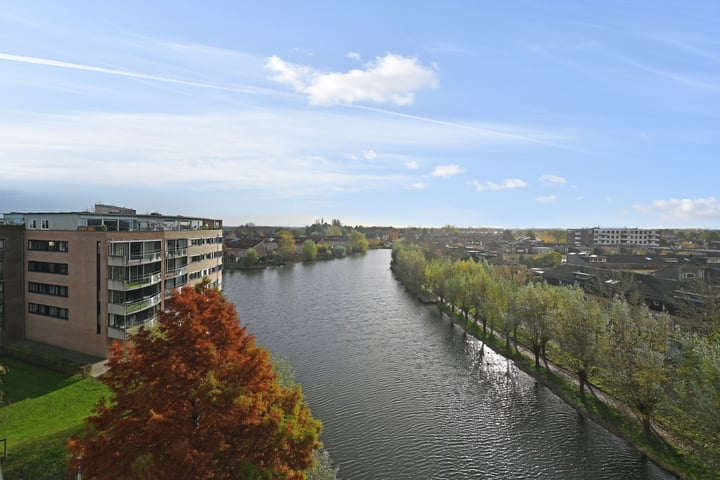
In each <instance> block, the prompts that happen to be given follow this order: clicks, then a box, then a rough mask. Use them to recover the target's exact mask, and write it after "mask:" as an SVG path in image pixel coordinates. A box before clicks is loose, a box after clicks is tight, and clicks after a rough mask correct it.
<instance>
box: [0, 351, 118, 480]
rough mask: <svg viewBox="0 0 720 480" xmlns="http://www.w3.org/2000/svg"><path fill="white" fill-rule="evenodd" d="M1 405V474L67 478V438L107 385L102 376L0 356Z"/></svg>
mask: <svg viewBox="0 0 720 480" xmlns="http://www.w3.org/2000/svg"><path fill="white" fill-rule="evenodd" d="M0 363H1V364H2V365H4V366H6V367H7V368H8V370H9V372H8V373H7V374H6V375H4V376H3V378H2V381H3V384H2V386H1V388H2V390H3V391H4V392H5V406H4V407H2V408H1V409H0V438H7V460H6V461H5V463H4V464H3V474H4V476H5V478H13V479H56V478H68V473H67V457H66V453H65V442H66V441H67V439H68V438H69V437H70V436H71V435H73V434H74V433H76V432H79V431H81V430H82V424H83V420H84V419H85V418H86V417H87V416H88V415H89V414H90V413H91V412H92V409H93V407H94V406H95V405H96V404H97V402H98V399H99V398H100V397H101V396H103V395H105V394H107V393H108V390H107V388H106V387H105V385H103V384H102V383H101V382H99V381H97V380H95V379H92V378H82V377H80V376H79V375H76V376H68V375H64V374H61V373H56V372H53V371H51V370H47V369H44V368H39V367H35V366H32V365H29V364H26V363H23V362H19V361H17V360H13V359H10V358H5V357H3V358H0Z"/></svg>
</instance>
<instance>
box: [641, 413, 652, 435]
mask: <svg viewBox="0 0 720 480" xmlns="http://www.w3.org/2000/svg"><path fill="white" fill-rule="evenodd" d="M642 424H643V433H644V434H645V435H647V436H650V434H651V433H652V432H651V431H650V416H649V415H643V418H642Z"/></svg>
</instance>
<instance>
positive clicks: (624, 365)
mask: <svg viewBox="0 0 720 480" xmlns="http://www.w3.org/2000/svg"><path fill="white" fill-rule="evenodd" d="M670 323H671V322H670V318H669V316H668V315H667V314H666V313H661V314H658V315H653V314H652V312H650V310H649V309H648V308H647V307H646V306H645V305H641V306H639V307H634V306H632V305H630V304H629V303H628V302H627V301H626V300H625V299H623V298H621V297H616V298H615V299H614V300H613V302H612V304H611V306H610V311H609V319H608V335H609V336H608V339H609V343H608V346H609V351H610V354H609V355H608V366H609V372H610V374H611V382H612V384H613V387H614V391H615V393H616V395H617V396H618V397H619V398H620V399H622V400H623V401H625V402H626V403H627V404H628V405H629V406H630V407H631V408H632V409H633V411H635V413H636V414H637V415H638V417H639V418H640V419H641V420H642V424H643V431H644V432H645V433H646V434H648V435H649V434H650V426H651V422H652V418H653V413H654V411H655V408H656V407H657V406H658V404H659V403H660V402H661V401H662V400H663V399H664V398H665V386H666V384H667V382H668V380H669V379H670V370H669V368H668V367H669V365H668V362H667V361H666V355H665V354H666V351H667V347H668V333H669V331H670Z"/></svg>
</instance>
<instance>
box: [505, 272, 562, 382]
mask: <svg viewBox="0 0 720 480" xmlns="http://www.w3.org/2000/svg"><path fill="white" fill-rule="evenodd" d="M553 293H554V290H553V289H552V288H550V287H548V286H547V284H545V283H540V284H534V283H529V284H527V285H525V286H523V287H520V288H519V290H518V292H517V295H516V296H515V302H514V305H515V308H516V312H517V315H518V316H519V319H520V322H521V325H522V326H523V328H524V329H525V331H526V332H527V333H528V336H529V337H530V348H531V350H532V352H533V354H534V355H535V367H536V368H540V355H541V354H542V353H543V352H544V351H545V346H546V345H547V342H548V341H549V340H550V338H551V337H552V335H553V333H554V330H555V329H554V319H553V316H552V312H553V309H554V297H553Z"/></svg>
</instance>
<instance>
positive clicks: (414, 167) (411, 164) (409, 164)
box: [405, 160, 419, 170]
mask: <svg viewBox="0 0 720 480" xmlns="http://www.w3.org/2000/svg"><path fill="white" fill-rule="evenodd" d="M405 166H406V167H407V168H409V169H410V170H417V169H418V166H419V165H418V163H417V162H416V161H415V160H410V161H409V162H407V163H406V164H405Z"/></svg>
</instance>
